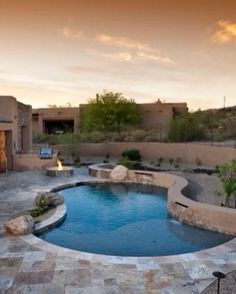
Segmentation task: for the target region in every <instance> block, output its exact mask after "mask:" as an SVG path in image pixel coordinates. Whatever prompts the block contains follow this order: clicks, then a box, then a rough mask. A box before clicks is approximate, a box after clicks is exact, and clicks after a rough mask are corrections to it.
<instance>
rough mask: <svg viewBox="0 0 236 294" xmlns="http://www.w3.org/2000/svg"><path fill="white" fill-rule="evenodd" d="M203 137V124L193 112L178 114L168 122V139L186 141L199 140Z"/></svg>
mask: <svg viewBox="0 0 236 294" xmlns="http://www.w3.org/2000/svg"><path fill="white" fill-rule="evenodd" d="M204 137H205V129H204V126H203V124H202V123H201V120H200V119H199V118H198V116H197V115H195V114H193V113H186V114H182V115H179V116H177V117H176V118H174V119H173V120H172V121H171V123H170V131H169V139H170V141H173V142H188V141H196V140H201V139H203V138H204Z"/></svg>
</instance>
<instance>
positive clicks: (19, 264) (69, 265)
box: [0, 168, 236, 294]
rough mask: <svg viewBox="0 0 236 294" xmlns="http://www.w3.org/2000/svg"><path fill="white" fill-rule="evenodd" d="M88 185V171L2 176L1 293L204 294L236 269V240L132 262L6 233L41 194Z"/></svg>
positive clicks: (0, 198) (136, 259) (229, 291)
mask: <svg viewBox="0 0 236 294" xmlns="http://www.w3.org/2000/svg"><path fill="white" fill-rule="evenodd" d="M87 179H89V177H88V175H87V170H86V169H84V168H81V169H78V170H76V171H75V175H74V176H73V177H71V178H48V177H46V176H45V175H44V174H43V173H41V172H35V171H34V172H33V171H27V172H19V173H16V172H12V173H8V174H1V175H0V293H42V294H44V293H55V294H60V293H67V294H72V293H73V294H74V293H78V294H90V293H91V294H116V293H117V294H118V293H119V294H136V293H137V294H144V293H145V294H146V293H147V294H154V293H155V294H156V293H157V294H158V293H160V294H173V293H174V294H175V293H176V294H185V293H186V294H189V293H201V292H202V290H203V289H205V288H206V287H207V286H208V285H209V284H210V283H212V282H213V281H214V278H213V277H212V272H213V271H217V270H220V271H223V272H224V273H228V272H231V271H233V270H235V269H236V239H234V240H232V241H230V242H228V243H226V244H223V245H221V246H218V247H215V248H212V249H208V250H204V251H199V252H195V253H190V254H182V255H177V256H166V257H152V258H151V257H138V258H136V257H133V258H126V257H112V256H102V255H96V254H87V253H83V252H78V251H76V252H75V251H73V250H69V249H65V248H61V247H58V246H55V245H52V244H49V243H47V242H45V241H43V240H40V239H38V238H36V237H34V236H33V235H28V236H26V237H14V236H11V235H9V234H6V233H5V232H4V230H3V223H4V221H5V220H6V219H8V217H9V216H10V215H11V214H12V213H15V212H17V211H19V210H22V209H26V208H29V207H31V206H32V205H33V202H34V197H35V195H36V193H37V192H38V191H43V190H44V191H48V190H50V189H52V188H54V187H56V186H59V185H61V184H66V183H71V182H76V181H79V180H87ZM213 291H214V290H213ZM233 291H234V290H233V289H229V290H228V293H235V292H233ZM212 293H213V292H212Z"/></svg>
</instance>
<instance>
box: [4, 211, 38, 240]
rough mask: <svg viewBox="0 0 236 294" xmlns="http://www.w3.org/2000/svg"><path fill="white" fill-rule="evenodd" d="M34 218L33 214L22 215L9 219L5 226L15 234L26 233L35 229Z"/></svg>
mask: <svg viewBox="0 0 236 294" xmlns="http://www.w3.org/2000/svg"><path fill="white" fill-rule="evenodd" d="M34 225H35V223H34V219H33V218H32V216H31V215H22V216H18V217H16V218H13V219H11V220H9V221H7V222H6V223H5V224H4V227H5V229H6V231H7V232H9V233H11V234H13V235H26V234H30V233H33V231H34Z"/></svg>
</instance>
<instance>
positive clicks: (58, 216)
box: [21, 178, 236, 269]
mask: <svg viewBox="0 0 236 294" xmlns="http://www.w3.org/2000/svg"><path fill="white" fill-rule="evenodd" d="M183 179H184V178H183ZM112 182H113V183H114V181H110V180H108V179H94V180H82V181H76V182H72V183H69V184H65V185H61V186H57V187H55V188H53V189H51V191H52V192H57V191H60V190H62V189H66V188H70V187H76V186H79V185H82V184H89V183H112ZM65 217H66V205H65V204H62V205H59V206H57V208H56V210H55V212H54V214H53V215H52V216H50V217H49V218H48V219H46V220H44V221H42V222H40V223H38V224H36V229H35V233H40V232H43V231H44V230H47V229H49V228H52V227H54V226H56V225H58V224H59V223H60V222H62V221H63V220H64V219H65ZM21 238H22V239H23V240H24V241H26V242H27V243H29V244H31V245H33V246H36V247H37V248H39V249H42V250H46V251H48V252H52V253H55V252H56V253H58V254H62V255H64V256H68V257H74V258H77V259H84V260H88V261H94V262H100V263H103V264H135V265H136V266H137V268H138V269H143V268H145V269H155V268H157V267H158V264H166V263H176V262H183V261H190V260H193V261H194V260H198V261H199V260H205V259H208V258H210V257H212V256H214V255H217V254H222V253H224V254H225V253H227V252H230V251H232V248H236V238H233V239H232V240H230V241H228V242H226V243H223V244H221V245H218V246H215V247H211V248H209V249H203V250H200V251H195V252H190V253H184V254H178V255H167V256H147V257H143V256H140V257H132V256H131V257H130V256H113V255H104V254H96V253H89V252H84V251H79V250H73V249H69V248H64V247H61V246H58V245H55V244H52V243H49V242H47V241H44V240H42V239H40V238H38V237H36V236H35V235H33V234H29V235H24V236H21Z"/></svg>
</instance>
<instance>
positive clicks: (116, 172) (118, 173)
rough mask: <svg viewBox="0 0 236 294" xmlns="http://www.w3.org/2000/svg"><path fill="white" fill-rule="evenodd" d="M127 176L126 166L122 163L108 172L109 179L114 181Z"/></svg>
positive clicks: (121, 179) (122, 179)
mask: <svg viewBox="0 0 236 294" xmlns="http://www.w3.org/2000/svg"><path fill="white" fill-rule="evenodd" d="M127 176H128V168H127V167H125V166H123V165H117V166H116V167H115V168H113V170H112V171H111V174H110V179H111V180H112V181H115V182H120V181H124V180H125V179H126V177H127Z"/></svg>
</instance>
